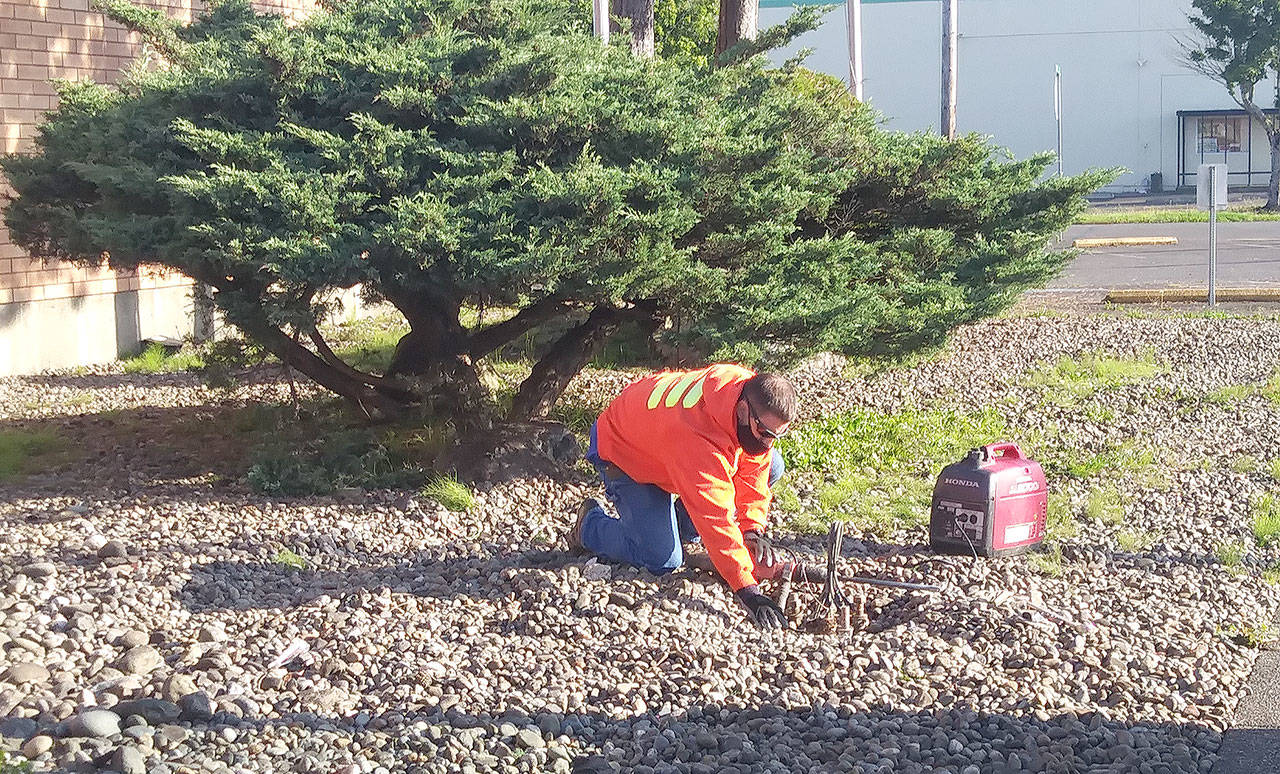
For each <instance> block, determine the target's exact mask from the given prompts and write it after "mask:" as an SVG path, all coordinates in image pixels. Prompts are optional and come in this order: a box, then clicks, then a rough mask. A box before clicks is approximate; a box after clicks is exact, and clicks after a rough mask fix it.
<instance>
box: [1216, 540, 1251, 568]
mask: <svg viewBox="0 0 1280 774" xmlns="http://www.w3.org/2000/svg"><path fill="white" fill-rule="evenodd" d="M1248 550H1249V549H1248V547H1247V546H1245V545H1244V544H1242V543H1241V542H1240V541H1238V540H1228V541H1223V542H1221V543H1219V544H1218V545H1216V546H1214V549H1213V555H1214V556H1215V557H1217V559H1218V564H1221V565H1222V566H1223V567H1225V568H1226V569H1228V570H1230V571H1231V572H1233V573H1239V572H1242V571H1243V569H1244V557H1245V555H1246V554H1247V553H1248Z"/></svg>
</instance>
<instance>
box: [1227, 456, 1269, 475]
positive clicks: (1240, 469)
mask: <svg viewBox="0 0 1280 774" xmlns="http://www.w3.org/2000/svg"><path fill="white" fill-rule="evenodd" d="M1231 469H1232V470H1233V471H1235V472H1236V473H1257V472H1258V471H1259V470H1261V469H1262V463H1260V462H1258V458H1257V457H1254V456H1251V455H1248V454H1246V455H1244V456H1242V457H1236V458H1235V459H1234V460H1232V461H1231Z"/></svg>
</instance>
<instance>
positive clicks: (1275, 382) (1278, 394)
mask: <svg viewBox="0 0 1280 774" xmlns="http://www.w3.org/2000/svg"><path fill="white" fill-rule="evenodd" d="M1258 392H1260V393H1261V394H1262V397H1264V398H1266V399H1267V400H1269V401H1271V402H1272V403H1274V404H1276V405H1277V406H1280V368H1277V369H1276V372H1275V373H1274V374H1272V375H1271V378H1270V379H1268V380H1267V383H1266V384H1264V385H1263V386H1262V389H1261V390H1259V391H1258Z"/></svg>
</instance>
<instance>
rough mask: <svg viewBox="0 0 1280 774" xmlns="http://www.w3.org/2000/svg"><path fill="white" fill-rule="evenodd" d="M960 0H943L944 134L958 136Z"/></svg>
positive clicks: (950, 136) (951, 136) (945, 135)
mask: <svg viewBox="0 0 1280 774" xmlns="http://www.w3.org/2000/svg"><path fill="white" fill-rule="evenodd" d="M959 5H960V0H942V136H943V137H946V138H947V139H948V140H954V139H955V138H956V42H957V41H956V15H957V9H958V7H959Z"/></svg>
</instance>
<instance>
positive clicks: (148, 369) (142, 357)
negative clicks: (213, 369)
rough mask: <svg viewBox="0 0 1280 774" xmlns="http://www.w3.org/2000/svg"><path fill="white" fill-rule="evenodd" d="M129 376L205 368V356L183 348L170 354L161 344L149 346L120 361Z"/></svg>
mask: <svg viewBox="0 0 1280 774" xmlns="http://www.w3.org/2000/svg"><path fill="white" fill-rule="evenodd" d="M120 365H121V367H122V368H123V369H124V372H125V373H127V374H169V373H175V372H177V371H194V370H197V369H200V368H204V366H205V360H204V356H203V355H202V354H201V353H200V352H199V351H197V350H194V349H188V348H183V349H180V350H178V351H177V352H173V353H170V352H169V350H168V349H166V348H165V347H164V346H163V345H161V344H155V343H153V344H149V345H148V346H147V348H146V349H144V350H142V352H140V353H138V354H137V355H134V356H133V357H130V358H125V359H124V360H121V361H120Z"/></svg>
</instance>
